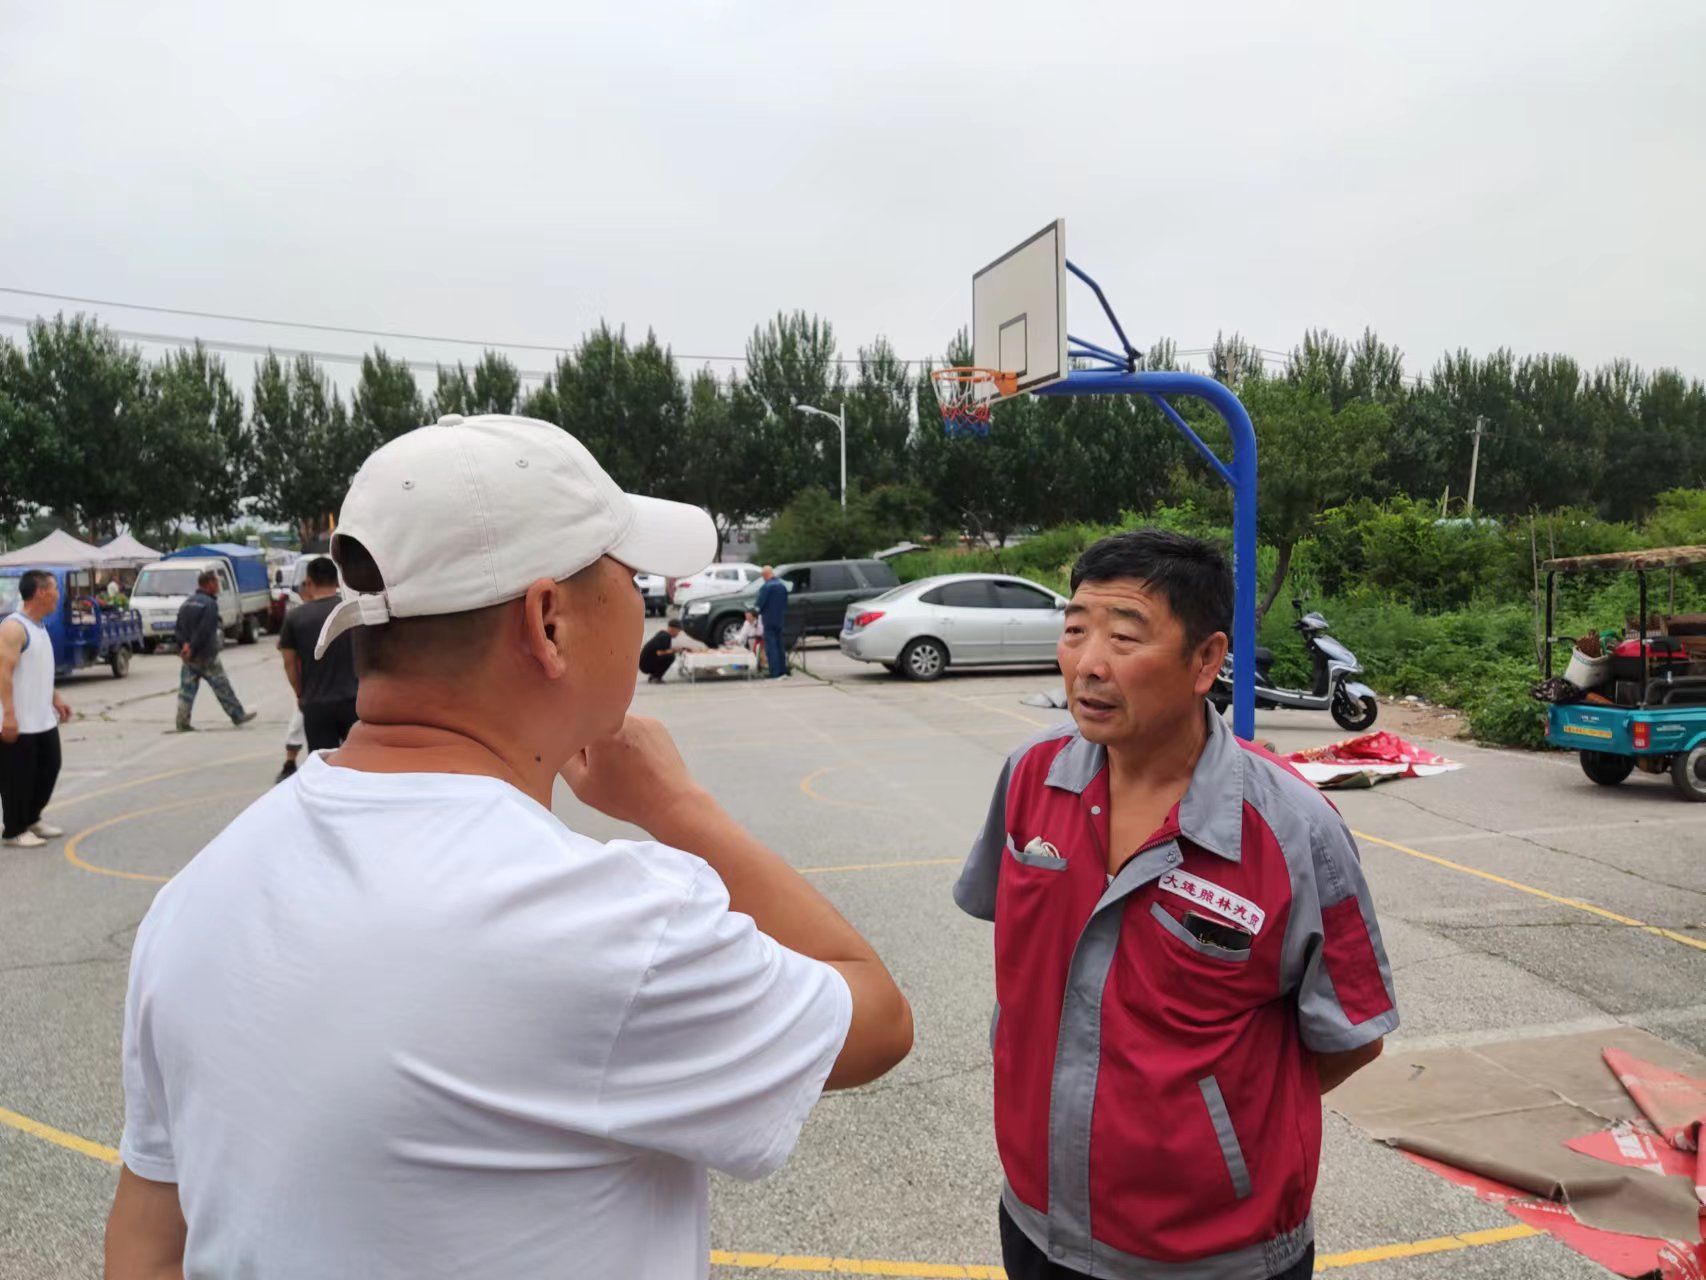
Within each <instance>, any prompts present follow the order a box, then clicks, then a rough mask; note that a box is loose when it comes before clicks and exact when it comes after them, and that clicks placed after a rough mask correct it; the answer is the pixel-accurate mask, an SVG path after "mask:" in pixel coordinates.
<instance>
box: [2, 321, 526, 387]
mask: <svg viewBox="0 0 1706 1280" xmlns="http://www.w3.org/2000/svg"><path fill="white" fill-rule="evenodd" d="M34 323H35V318H33V317H30V316H6V315H0V324H15V325H24V326H29V325H32V324H34ZM107 332H108V333H110V334H112V335H113V337H115V338H125V339H127V340H129V341H131V342H150V343H156V344H158V345H161V346H180V347H193V346H195V345H196V344H197V343H200V344H201V345H202V346H204V347H206V348H207V349H208V350H210V351H230V352H234V353H236V354H239V355H251V356H264V355H268V354H272V355H279V356H292V357H295V356H307V357H308V358H309V359H310V360H323V361H325V362H326V363H328V364H356V365H358V364H360V363H361V362H362V361H363V360H366V359H367V358H368V357H369V356H371V355H372V352H367V353H365V354H363V355H351V354H349V353H348V352H346V351H314V350H309V349H307V348H302V347H275V346H272V345H270V344H266V343H259V342H233V341H230V340H228V339H223V338H188V337H185V336H184V335H182V334H177V333H144V332H141V331H139V330H135V329H108V330H107ZM397 363H399V364H406V365H408V366H409V368H411V369H419V370H421V371H422V372H426V373H436V372H437V371H438V370H439V369H440V368H442V367H443V365H442V363H441V362H439V361H435V360H400V361H398V362H397ZM516 373H517V374H518V375H519V376H521V377H523V378H532V379H536V380H537V379H543V378H546V377H549V376H550V371H549V370H544V369H517V370H516Z"/></svg>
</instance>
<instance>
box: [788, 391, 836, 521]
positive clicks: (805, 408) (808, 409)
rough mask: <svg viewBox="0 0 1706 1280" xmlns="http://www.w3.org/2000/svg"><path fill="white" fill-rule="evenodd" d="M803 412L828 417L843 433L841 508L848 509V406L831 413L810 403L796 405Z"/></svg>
mask: <svg viewBox="0 0 1706 1280" xmlns="http://www.w3.org/2000/svg"><path fill="white" fill-rule="evenodd" d="M794 408H795V409H797V410H798V411H799V412H801V413H815V414H816V415H817V416H818V417H820V418H828V419H829V420H830V421H831V422H833V423H834V424H835V426H836V430H837V431H839V432H840V434H841V509H842V510H843V511H845V510H846V509H847V406H846V405H845V404H843V405H842V406H841V408H840V411H839V412H837V413H829V412H827V411H825V410H823V409H814V408H813V407H812V406H811V405H809V404H797V405H795V406H794Z"/></svg>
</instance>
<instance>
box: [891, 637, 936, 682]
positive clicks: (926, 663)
mask: <svg viewBox="0 0 1706 1280" xmlns="http://www.w3.org/2000/svg"><path fill="white" fill-rule="evenodd" d="M947 669H948V651H947V650H946V649H944V648H943V647H942V642H941V641H940V640H914V641H913V642H912V643H911V644H909V645H907V646H906V648H904V649H902V650H901V652H900V673H901V675H903V676H905V677H906V678H907V679H908V680H934V679H936V678H937V677H938V676H940V675H941V674H942V673H943V672H944V671H946V670H947Z"/></svg>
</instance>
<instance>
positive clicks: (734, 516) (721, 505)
mask: <svg viewBox="0 0 1706 1280" xmlns="http://www.w3.org/2000/svg"><path fill="white" fill-rule="evenodd" d="M750 425H751V424H750V423H748V422H743V421H742V420H741V419H740V418H739V416H738V415H737V413H736V410H735V400H734V397H733V395H732V394H731V392H730V390H729V388H727V387H726V386H725V385H724V384H723V383H722V382H720V381H719V380H718V378H717V376H716V374H714V373H712V372H711V370H709V369H701V370H699V371H698V372H697V373H695V374H694V375H693V380H692V382H691V383H690V384H689V386H688V393H687V417H686V421H685V424H684V427H683V431H682V440H681V449H682V452H683V454H684V456H686V457H687V458H688V459H690V460H691V462H690V464H689V465H688V466H687V467H685V468H684V471H683V475H682V478H681V489H680V492H679V494H678V495H677V496H679V497H680V498H681V500H682V501H684V502H691V503H694V504H695V505H697V506H701V507H703V508H705V510H707V511H709V512H710V513H711V518H712V519H713V520H714V521H715V522H716V525H717V541H718V545H719V548H720V547H721V544H722V543H723V542H724V541H726V540H727V538H728V535H729V531H730V530H731V529H732V528H733V527H734V526H735V525H737V524H740V523H741V522H742V521H744V520H748V519H750V518H751V517H753V516H756V515H764V514H768V513H769V512H770V511H773V510H774V509H775V508H774V507H766V506H764V505H763V504H764V501H765V498H764V495H763V494H762V493H761V492H760V488H759V485H758V483H757V479H756V476H757V462H758V459H757V456H756V455H757V452H758V450H759V448H760V441H759V439H758V437H757V436H756V435H755V434H754V433H753V432H752V431H751V430H749V427H750Z"/></svg>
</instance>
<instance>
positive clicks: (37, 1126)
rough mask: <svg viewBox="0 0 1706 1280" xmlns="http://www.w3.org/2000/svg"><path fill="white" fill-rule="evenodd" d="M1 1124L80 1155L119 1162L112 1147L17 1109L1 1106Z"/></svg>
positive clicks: (110, 1162) (108, 1161)
mask: <svg viewBox="0 0 1706 1280" xmlns="http://www.w3.org/2000/svg"><path fill="white" fill-rule="evenodd" d="M0 1124H4V1125H10V1126H11V1127H12V1128H14V1129H16V1130H18V1132H19V1133H27V1134H29V1135H30V1137H32V1138H40V1139H41V1140H42V1141H43V1142H51V1143H53V1144H54V1145H55V1146H56V1147H64V1148H65V1149H66V1150H67V1151H75V1152H77V1154H79V1155H85V1156H88V1157H89V1158H90V1159H92V1160H100V1161H103V1162H105V1163H106V1164H117V1163H118V1162H119V1161H118V1152H117V1151H115V1150H113V1149H112V1148H111V1147H103V1146H102V1145H101V1144H100V1143H98V1142H90V1141H89V1140H88V1139H87V1138H79V1137H78V1136H77V1135H76V1134H74V1133H66V1132H65V1130H63V1129H55V1128H54V1127H53V1126H52V1125H50V1124H43V1123H42V1122H41V1121H40V1120H31V1119H30V1118H29V1117H28V1116H21V1115H19V1114H18V1113H17V1112H16V1111H8V1110H6V1108H5V1107H0Z"/></svg>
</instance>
